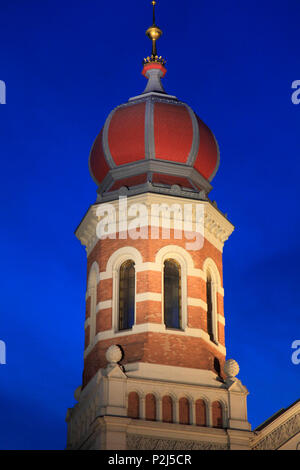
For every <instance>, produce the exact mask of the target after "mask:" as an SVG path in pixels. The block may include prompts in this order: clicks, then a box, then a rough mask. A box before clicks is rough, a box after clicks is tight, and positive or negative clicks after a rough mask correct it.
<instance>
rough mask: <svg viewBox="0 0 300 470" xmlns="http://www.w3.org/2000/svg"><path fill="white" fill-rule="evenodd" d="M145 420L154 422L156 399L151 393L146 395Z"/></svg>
mask: <svg viewBox="0 0 300 470" xmlns="http://www.w3.org/2000/svg"><path fill="white" fill-rule="evenodd" d="M145 405H146V419H147V420H149V421H156V398H155V396H154V395H153V394H152V393H148V395H146V401H145Z"/></svg>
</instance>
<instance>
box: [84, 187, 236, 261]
mask: <svg viewBox="0 0 300 470" xmlns="http://www.w3.org/2000/svg"><path fill="white" fill-rule="evenodd" d="M137 203H140V204H141V203H142V204H145V205H146V206H147V209H148V210H149V209H150V206H151V204H163V203H169V205H172V204H175V203H176V204H179V205H182V206H183V205H184V204H187V203H194V204H204V206H205V209H204V229H205V230H204V236H205V238H206V239H207V240H208V241H210V242H211V243H212V244H213V245H214V246H216V248H218V249H219V250H220V251H222V249H223V245H224V243H225V241H226V240H228V238H229V237H230V235H231V233H232V232H233V230H234V226H233V225H232V224H231V222H229V220H228V219H227V218H226V217H225V216H224V215H223V214H222V213H221V212H220V211H219V210H218V208H217V206H216V203H212V202H211V201H208V200H197V199H189V201H187V199H186V198H184V197H182V196H175V195H170V196H168V195H160V194H155V193H143V194H140V195H135V196H131V197H128V207H130V205H131V204H137ZM100 204H101V203H96V204H93V205H92V206H90V208H89V209H88V211H87V213H86V215H85V216H84V218H83V219H82V221H81V223H80V225H79V226H78V228H77V230H76V232H75V235H76V237H77V238H78V239H79V240H80V242H81V243H82V245H84V246H85V247H86V251H87V253H88V254H89V253H90V252H91V251H92V249H93V248H94V247H95V245H96V244H97V242H98V240H99V239H98V237H97V235H96V227H97V223H98V218H97V215H96V211H97V208H98V206H99V205H100ZM110 204H112V206H113V207H114V208H115V210H116V214H117V219H118V210H119V200H118V199H117V200H116V199H115V200H113V201H110ZM149 214H150V212H149ZM171 221H172V219H171ZM149 225H150V215H149ZM117 231H118V230H117Z"/></svg>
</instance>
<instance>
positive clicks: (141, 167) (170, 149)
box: [89, 92, 219, 192]
mask: <svg viewBox="0 0 300 470" xmlns="http://www.w3.org/2000/svg"><path fill="white" fill-rule="evenodd" d="M218 165H219V150H218V144H217V142H216V139H215V137H214V135H213V133H212V132H211V131H210V129H209V128H208V127H207V126H206V125H205V124H204V123H203V122H202V121H201V119H199V118H198V116H197V115H196V114H195V113H194V112H193V110H192V109H191V108H190V107H189V106H188V105H187V104H185V103H183V102H180V101H179V100H177V99H176V98H175V97H172V96H169V95H164V94H159V93H153V92H151V93H145V94H142V95H139V96H138V97H136V98H133V99H131V100H129V101H128V102H127V103H125V104H122V105H120V106H118V107H117V108H115V109H114V110H113V111H112V112H111V113H110V115H109V116H108V118H107V119H106V122H105V125H104V128H103V129H102V131H101V132H100V134H99V135H98V137H97V138H96V140H95V142H94V145H93V147H92V150H91V154H90V159H89V166H90V171H91V174H92V176H93V179H94V181H95V182H96V183H97V184H98V185H100V192H103V191H114V190H117V189H120V188H121V187H122V186H127V187H133V186H138V185H141V184H145V183H146V182H147V181H148V182H149V181H150V182H151V183H153V184H156V185H163V186H172V185H174V184H177V185H179V186H181V187H182V188H189V189H192V190H194V191H195V190H198V191H199V189H206V190H207V189H208V187H210V185H209V183H208V182H209V181H211V180H212V178H213V177H214V175H215V174H216V171H217V169H218Z"/></svg>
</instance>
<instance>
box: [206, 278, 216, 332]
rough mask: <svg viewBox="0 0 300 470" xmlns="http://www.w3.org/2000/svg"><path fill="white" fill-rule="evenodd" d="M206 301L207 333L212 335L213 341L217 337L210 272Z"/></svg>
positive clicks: (207, 281)
mask: <svg viewBox="0 0 300 470" xmlns="http://www.w3.org/2000/svg"><path fill="white" fill-rule="evenodd" d="M206 303H207V317H206V318H207V333H208V334H209V336H210V339H211V341H213V340H214V339H215V337H214V323H213V315H214V300H213V286H212V279H211V275H210V273H208V274H207V279H206Z"/></svg>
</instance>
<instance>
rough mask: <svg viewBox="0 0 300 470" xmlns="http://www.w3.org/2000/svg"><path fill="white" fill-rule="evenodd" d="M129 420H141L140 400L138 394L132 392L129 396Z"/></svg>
mask: <svg viewBox="0 0 300 470" xmlns="http://www.w3.org/2000/svg"><path fill="white" fill-rule="evenodd" d="M127 416H128V418H135V419H137V418H139V416H140V399H139V396H138V394H137V392H130V393H129V395H128V409H127Z"/></svg>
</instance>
